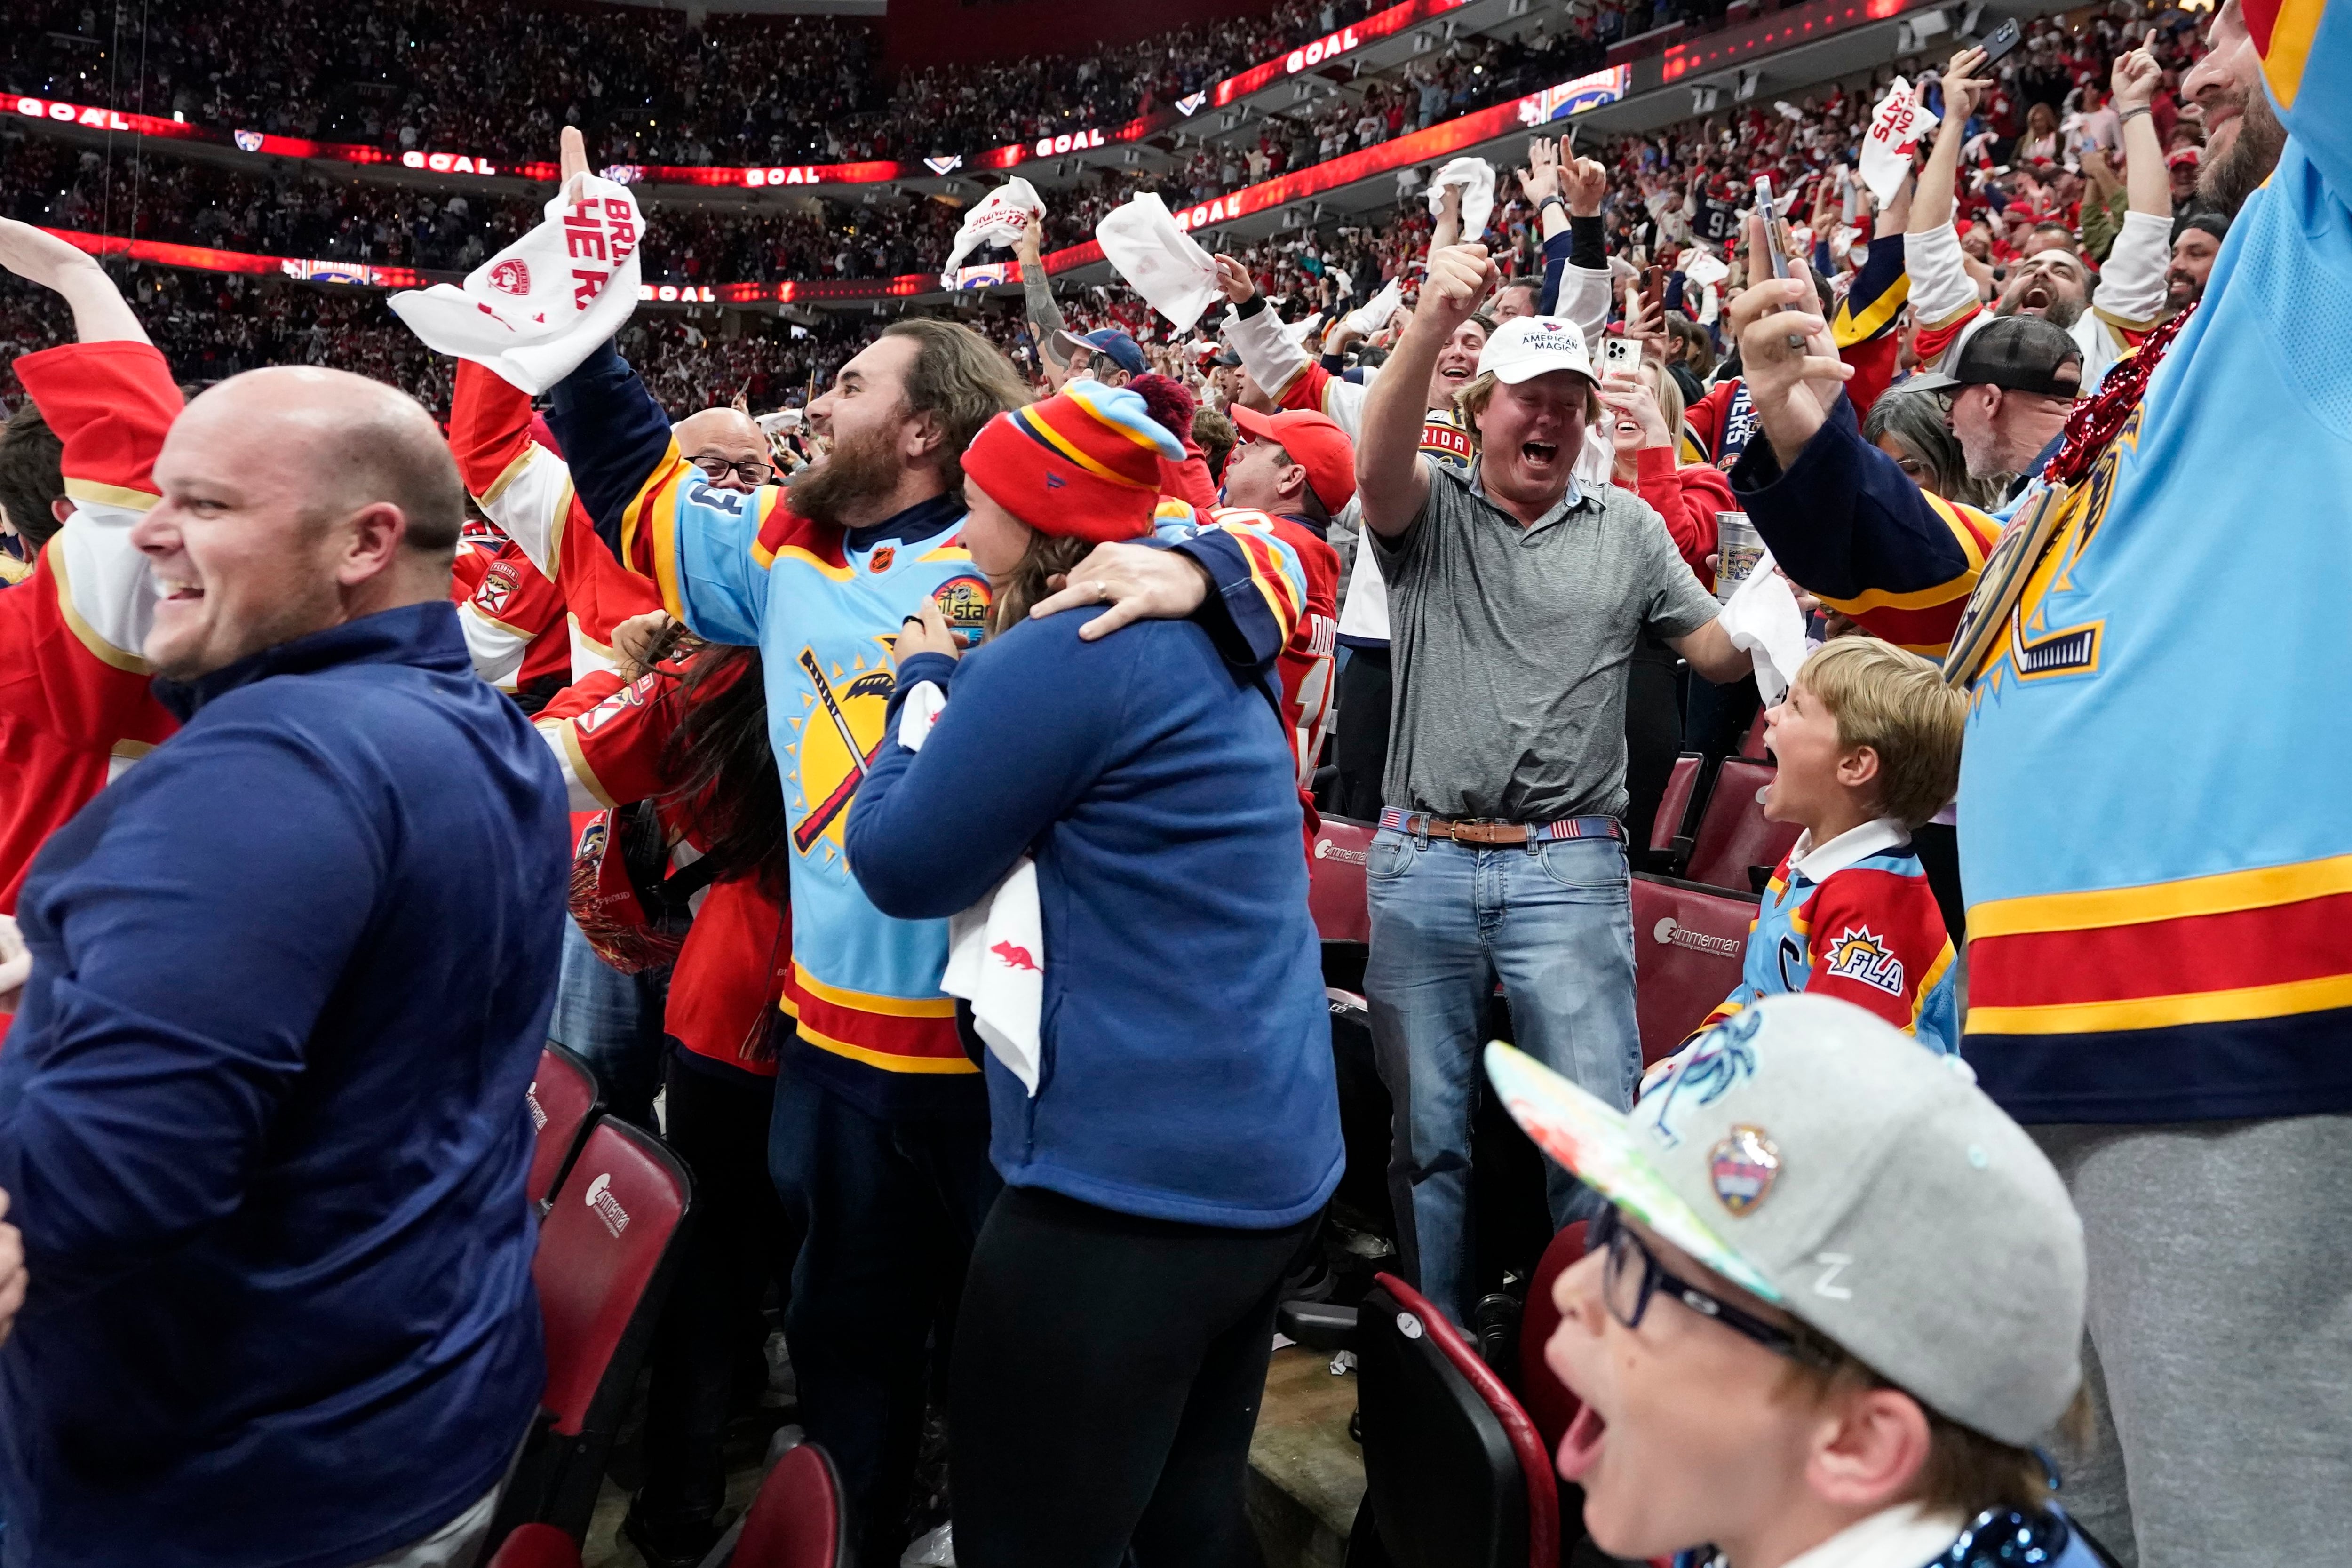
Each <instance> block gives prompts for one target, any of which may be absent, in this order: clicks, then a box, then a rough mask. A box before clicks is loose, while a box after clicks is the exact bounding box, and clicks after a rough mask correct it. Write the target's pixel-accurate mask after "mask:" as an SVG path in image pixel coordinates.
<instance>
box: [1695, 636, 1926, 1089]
mask: <svg viewBox="0 0 2352 1568" xmlns="http://www.w3.org/2000/svg"><path fill="white" fill-rule="evenodd" d="M1967 718H1968V700H1967V698H1965V697H1964V696H1962V695H1961V693H1959V692H1958V690H1956V689H1953V688H1951V687H1949V686H1947V685H1945V684H1944V680H1943V678H1942V676H1941V675H1940V674H1939V673H1938V672H1937V668H1936V667H1935V666H1934V665H1932V664H1929V663H1928V662H1927V660H1926V659H1924V658H1917V657H1916V656H1915V655H1912V654H1907V653H1905V652H1904V651H1903V650H1902V649H1901V648H1898V647H1895V646H1894V645H1893V644H1892V643H1885V642H1881V641H1879V640H1878V639H1877V638H1875V637H1839V638H1836V639H1835V640H1833V641H1832V642H1829V643H1826V644H1824V645H1823V646H1822V647H1819V648H1817V649H1815V650H1814V652H1813V656H1812V657H1811V658H1808V659H1807V660H1805V662H1804V666H1803V668H1801V669H1799V670H1798V671H1797V677H1796V679H1795V680H1794V681H1792V682H1790V687H1789V695H1788V699H1787V700H1785V701H1783V702H1782V703H1781V704H1780V706H1779V707H1777V708H1774V709H1772V710H1769V712H1767V713H1766V714H1765V715H1764V726H1765V728H1764V743H1765V744H1766V745H1767V746H1769V747H1770V748H1771V750H1772V754H1773V756H1774V757H1776V758H1777V759H1779V762H1780V771H1779V772H1778V773H1775V774H1774V776H1773V779H1772V784H1771V787H1770V788H1769V790H1768V791H1767V792H1766V794H1765V796H1764V815H1765V816H1767V817H1769V818H1770V819H1771V820H1772V821H1774V822H1794V823H1797V824H1799V825H1800V826H1802V827H1803V828H1804V831H1803V832H1802V833H1801V834H1799V835H1798V836H1797V842H1796V843H1795V844H1793V845H1791V846H1790V849H1789V855H1788V858H1786V859H1784V860H1782V861H1781V862H1780V867H1779V868H1777V869H1776V870H1774V872H1773V873H1772V880H1771V882H1770V884H1769V886H1768V887H1767V889H1766V890H1765V894H1764V905H1763V908H1762V909H1761V910H1758V911H1757V917H1756V923H1755V925H1754V926H1752V927H1751V928H1749V931H1748V957H1747V962H1746V963H1745V965H1744V967H1743V968H1742V970H1741V973H1740V977H1739V984H1738V985H1737V986H1736V987H1734V988H1733V990H1732V993H1731V994H1730V995H1728V996H1727V997H1725V998H1724V999H1723V1000H1722V1001H1721V1002H1720V1003H1718V1004H1717V1005H1716V1009H1715V1011H1714V1012H1712V1013H1710V1014H1709V1015H1707V1019H1706V1022H1707V1024H1708V1025H1714V1024H1719V1023H1721V1022H1722V1021H1723V1020H1724V1019H1726V1018H1727V1017H1730V1016H1732V1015H1734V1014H1736V1013H1738V1011H1739V1010H1740V1009H1741V1008H1743V1007H1747V1006H1749V1005H1752V1004H1754V1003H1755V1001H1756V1000H1757V998H1759V997H1761V996H1774V995H1779V994H1782V993H1784V992H1790V991H1811V992H1818V993H1820V994H1822V995H1825V996H1836V997H1839V998H1841V999H1843V1000H1844V1001H1848V1002H1852V1003H1853V1004H1854V1005H1856V1006H1859V1007H1862V1008H1864V1009H1866V1010H1868V1011H1870V1012H1872V1013H1875V1014H1876V1015H1878V1016H1880V1017H1882V1018H1884V1019H1885V1020H1886V1021H1887V1022H1888V1023H1890V1024H1892V1025H1894V1026H1895V1027H1896V1028H1898V1029H1901V1030H1902V1031H1903V1032H1904V1033H1905V1034H1906V1035H1912V1036H1915V1037H1917V1039H1918V1041H1919V1043H1920V1044H1921V1045H1923V1046H1927V1047H1929V1048H1931V1049H1933V1050H1937V1051H1941V1052H1944V1053H1946V1054H1950V1053H1952V1052H1956V1051H1958V1049H1959V1045H1960V1020H1959V1006H1958V997H1957V995H1956V994H1955V987H1954V986H1953V984H1952V943H1951V939H1950V937H1949V936H1948V934H1947V932H1946V931H1945V929H1944V916H1943V912H1942V911H1941V910H1938V909H1937V906H1936V895H1935V893H1934V892H1933V891H1932V890H1931V889H1929V888H1928V886H1927V872H1926V871H1925V870H1923V869H1922V868H1921V867H1920V865H1919V858H1918V856H1917V855H1916V854H1914V853H1913V852H1912V849H1911V829H1913V828H1914V827H1916V826H1919V824H1921V823H1923V822H1926V821H1927V819H1928V818H1930V817H1932V816H1935V815H1936V813H1937V812H1938V811H1940V810H1942V809H1943V806H1944V803H1945V802H1946V801H1948V800H1950V799H1951V798H1952V792H1953V791H1954V790H1955V789H1956V788H1958V784H1959V773H1960V730H1961V727H1962V725H1963V724H1964V723H1965V722H1966V721H1967Z"/></svg>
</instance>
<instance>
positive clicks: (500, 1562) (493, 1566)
mask: <svg viewBox="0 0 2352 1568" xmlns="http://www.w3.org/2000/svg"><path fill="white" fill-rule="evenodd" d="M487 1568H580V1548H579V1546H578V1545H577V1544H575V1543H574V1542H573V1541H572V1537H570V1536H568V1535H566V1534H564V1533H563V1531H560V1530H558V1529H556V1528H555V1526H553V1525H551V1524H526V1525H521V1526H519V1527H518V1528H517V1529H516V1530H515V1531H514V1533H513V1534H511V1535H509V1536H508V1537H507V1538H506V1540H505V1541H503V1542H499V1549H498V1551H497V1552H495V1553H494V1554H492V1555H491V1557H490V1558H489V1559H488V1565H487Z"/></svg>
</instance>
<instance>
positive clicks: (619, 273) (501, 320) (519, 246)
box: [391, 174, 645, 394]
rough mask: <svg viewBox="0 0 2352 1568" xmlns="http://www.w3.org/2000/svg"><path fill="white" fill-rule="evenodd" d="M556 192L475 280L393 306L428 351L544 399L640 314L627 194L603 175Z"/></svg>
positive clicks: (632, 205)
mask: <svg viewBox="0 0 2352 1568" xmlns="http://www.w3.org/2000/svg"><path fill="white" fill-rule="evenodd" d="M575 181H576V183H575V184H568V185H566V186H565V187H564V188H563V189H562V190H559V191H557V192H556V194H555V195H554V197H553V198H552V199H551V200H550V201H549V202H548V204H547V206H546V208H545V209H544V211H545V213H546V216H545V217H544V218H543V219H542V220H541V223H540V225H539V226H538V227H537V228H534V229H532V230H531V231H530V233H529V234H526V235H524V236H523V237H521V238H520V239H518V240H516V241H515V242H514V243H513V244H512V245H509V246H508V247H506V248H505V249H504V250H501V251H499V253H498V254H497V255H496V256H493V257H491V258H489V259H488V261H485V262H484V263H482V264H481V265H480V266H479V267H477V268H474V270H473V271H471V272H469V273H467V275H466V281H465V282H464V283H462V284H450V283H436V284H435V285H434V286H433V287H432V288H430V289H406V290H404V291H403V292H401V293H398V294H394V296H393V297H392V300H391V304H392V309H393V312H394V314H395V315H397V316H399V318H400V319H401V320H402V321H405V322H407V323H408V330H409V331H412V332H415V334H416V335H417V337H419V338H420V339H422V340H423V341H424V343H425V347H427V348H429V349H434V350H436V351H437V352H439V353H445V354H455V355H457V357H458V358H459V359H469V360H472V361H473V362H474V363H477V364H481V365H487V366H488V367H489V368H490V369H491V370H493V371H496V372H497V373H498V374H499V375H500V376H501V377H503V378H504V379H505V380H507V381H509V382H510V383H512V384H514V385H515V386H517V387H519V388H520V389H521V390H522V391H524V392H529V393H534V394H536V393H541V392H545V391H546V390H547V389H548V388H549V387H551V386H553V385H554V384H556V383H557V382H559V381H562V379H563V378H564V377H565V376H567V375H570V374H572V372H573V371H574V370H576V369H578V368H579V365H580V362H581V361H582V360H584V359H586V358H587V357H588V355H589V353H591V352H592V351H593V350H594V349H595V348H596V347H597V345H598V344H600V343H603V342H606V341H608V340H609V339H610V338H611V337H612V336H613V334H614V332H617V331H620V330H621V327H622V325H623V324H624V323H625V322H626V321H628V319H629V314H630V312H631V311H633V310H635V309H636V308H637V287H638V283H637V277H638V270H639V269H638V266H637V242H638V239H639V237H641V236H643V235H644V233H645V223H644V220H642V219H641V218H639V217H638V216H637V200H636V198H635V196H633V195H630V194H629V188H628V187H627V186H626V185H618V184H614V183H613V182H612V181H610V180H606V179H601V178H599V177H598V176H596V175H594V174H582V175H577V176H575Z"/></svg>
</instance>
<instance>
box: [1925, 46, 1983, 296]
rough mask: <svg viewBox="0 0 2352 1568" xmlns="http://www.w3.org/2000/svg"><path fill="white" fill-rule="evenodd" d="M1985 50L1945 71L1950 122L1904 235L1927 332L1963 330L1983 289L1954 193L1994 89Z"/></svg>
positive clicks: (1939, 134) (1940, 133) (1957, 59)
mask: <svg viewBox="0 0 2352 1568" xmlns="http://www.w3.org/2000/svg"><path fill="white" fill-rule="evenodd" d="M1983 68H1984V51H1983V50H1982V49H1980V48H1978V47H1975V46H1974V45H1970V46H1969V47H1967V48H1965V49H1962V50H1961V51H1960V52H1959V53H1958V54H1956V55H1954V56H1953V57H1952V62H1951V64H1950V65H1948V66H1947V67H1946V68H1944V76H1943V86H1944V119H1943V122H1942V123H1941V124H1939V125H1937V127H1936V142H1935V145H1934V147H1933V148H1931V149H1930V150H1929V152H1928V153H1927V167H1926V168H1924V169H1922V170H1920V171H1919V178H1918V183H1917V184H1916V188H1915V189H1914V190H1913V192H1912V195H1911V216H1910V221H1909V223H1908V226H1907V227H1906V232H1905V235H1904V266H1905V268H1906V270H1907V271H1908V272H1909V274H1910V277H1911V312H1912V315H1913V317H1914V319H1915V320H1916V321H1918V323H1919V327H1920V330H1921V331H1925V332H1937V331H1944V330H1946V329H1948V328H1951V327H1953V326H1956V325H1958V323H1959V322H1961V321H1965V320H1966V319H1967V318H1968V317H1969V315H1970V314H1972V313H1973V312H1974V311H1975V310H1977V308H1978V299H1977V286H1976V281H1975V279H1972V278H1970V277H1969V269H1968V260H1967V253H1966V252H1965V251H1963V250H1962V249H1961V248H1960V236H1959V231H1958V229H1956V228H1954V227H1953V226H1952V211H1953V204H1952V193H1953V187H1954V185H1955V184H1957V183H1958V178H1959V168H1960V147H1961V145H1962V143H1964V142H1966V141H1967V140H1968V120H1969V111H1970V110H1973V109H1974V108H1975V107H1976V100H1977V98H1978V95H1979V94H1980V93H1982V92H1983V91H1984V90H1985V89H1987V88H1989V87H1990V86H1991V85H1992V82H1991V80H1990V79H1989V78H1985V77H1979V76H1978V75H1977V74H1976V73H1977V72H1978V71H1979V70H1982V69H1983Z"/></svg>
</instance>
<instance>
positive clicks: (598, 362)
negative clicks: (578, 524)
mask: <svg viewBox="0 0 2352 1568" xmlns="http://www.w3.org/2000/svg"><path fill="white" fill-rule="evenodd" d="M547 427H548V428H549V429H551V430H552V431H554V432H555V438H556V440H558V441H559V442H561V443H562V446H563V458H564V461H566V462H567V463H569V464H571V465H572V489H573V491H574V493H575V494H577V495H578V496H579V498H580V503H581V504H582V505H583V506H584V507H586V508H587V509H588V515H589V516H590V517H591V518H593V520H594V521H595V523H596V533H597V536H598V537H599V538H601V539H603V540H604V542H605V544H606V545H607V546H609V547H610V548H611V550H612V552H613V553H614V554H615V555H620V556H622V560H623V561H624V563H626V561H627V557H626V556H625V555H622V551H621V519H622V517H623V515H624V514H625V512H626V511H627V510H628V509H629V504H630V502H632V501H634V500H636V499H637V494H638V492H639V491H640V490H642V489H644V488H645V486H646V481H647V480H648V479H653V478H655V477H656V475H658V474H659V473H660V472H661V471H662V470H663V468H665V466H666V465H667V459H668V457H669V452H670V436H669V416H668V414H667V413H666V412H664V411H663V408H662V405H660V404H659V403H657V402H656V401H655V400H654V395H653V394H652V393H650V392H648V391H646V384H645V383H644V381H642V380H640V379H639V378H638V375H637V373H636V372H635V370H633V369H631V368H630V365H629V362H628V361H627V360H625V359H623V358H622V357H621V351H620V350H618V349H616V348H614V346H613V345H612V344H611V343H610V342H607V343H605V344H604V346H603V347H601V348H599V349H597V350H596V351H595V352H594V353H591V354H590V355H589V356H588V357H587V358H586V359H584V360H583V361H581V362H580V368H579V369H577V370H575V371H573V372H572V374H570V375H567V376H565V377H564V378H563V379H562V381H559V382H557V383H556V384H555V391H554V395H553V400H552V402H551V405H550V406H549V408H548V410H547Z"/></svg>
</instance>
